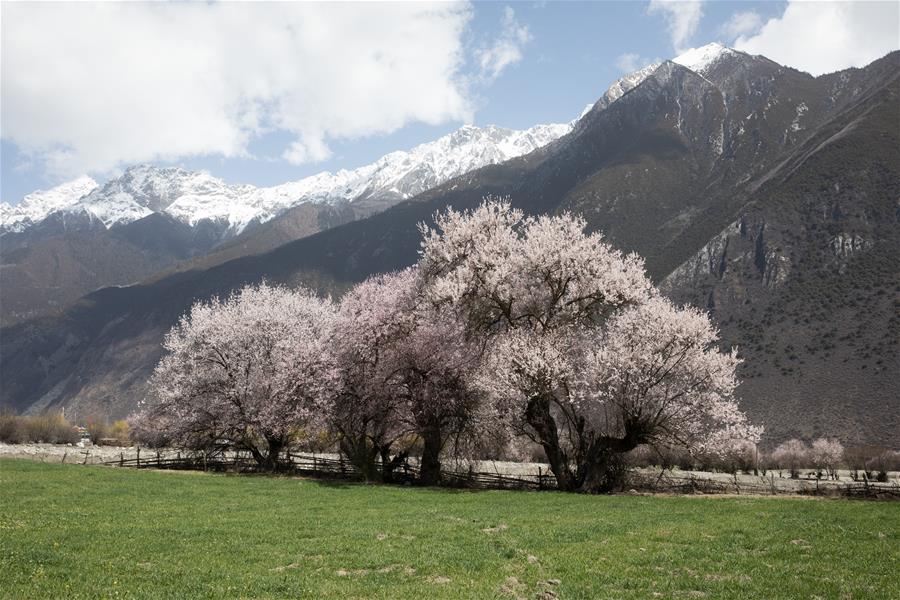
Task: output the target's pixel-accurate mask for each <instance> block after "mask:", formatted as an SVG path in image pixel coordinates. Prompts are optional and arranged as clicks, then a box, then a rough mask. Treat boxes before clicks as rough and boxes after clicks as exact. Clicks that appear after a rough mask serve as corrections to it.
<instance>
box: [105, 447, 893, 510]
mask: <svg viewBox="0 0 900 600" xmlns="http://www.w3.org/2000/svg"><path fill="white" fill-rule="evenodd" d="M103 464H105V465H110V466H117V467H131V468H138V469H179V470H202V471H217V472H229V473H256V472H260V468H259V465H258V464H257V462H256V461H255V460H254V459H253V458H252V457H251V456H250V455H249V454H246V453H241V452H231V451H216V452H211V453H185V454H183V455H182V453H180V452H179V453H178V454H177V455H176V456H174V457H173V456H167V457H164V456H162V454H161V453H160V452H158V451H157V452H153V451H150V452H148V451H146V450H145V451H144V453H143V454H142V453H141V451H140V450H138V453H137V457H136V458H129V459H126V458H125V457H124V455H121V456H120V458H119V459H118V460H112V461H106V462H104V463H103ZM376 468H377V470H378V471H379V472H380V470H381V465H380V464H376ZM276 472H277V473H280V474H288V475H300V476H307V477H317V478H322V479H343V480H359V479H362V477H361V476H360V474H359V472H358V471H357V469H356V468H354V467H353V465H352V464H351V463H350V462H349V461H348V460H346V459H344V457H343V456H339V457H338V458H334V457H333V456H321V455H316V454H294V453H291V454H288V455H287V456H286V457H284V458H283V459H282V460H280V461H279V462H278V465H277V467H276ZM441 477H442V480H441V485H442V486H446V487H453V488H471V489H518V490H553V489H556V487H557V486H556V479H555V478H554V477H553V474H552V473H550V472H548V471H546V470H545V469H543V468H541V467H538V472H537V473H536V474H535V473H530V474H529V473H525V474H510V473H501V472H498V471H494V472H486V471H476V470H474V468H473V467H471V466H469V467H468V468H467V469H460V468H456V469H454V468H452V467H448V468H445V469H444V471H443V472H442V473H441ZM418 478H419V469H418V468H417V467H416V465H414V464H410V463H409V462H404V463H402V464H401V465H400V466H398V467H396V468H395V469H394V470H393V472H392V479H393V482H394V483H400V484H414V483H416V482H417V480H418ZM625 489H627V490H629V491H633V492H638V493H641V492H648V493H660V492H662V493H675V494H748V495H784V494H801V495H816V496H842V497H849V498H867V499H891V500H900V485H898V484H896V483H891V484H884V483H871V482H868V481H862V482H853V483H828V484H824V483H823V484H821V485H820V484H819V482H818V481H815V482H809V481H801V482H799V484H798V485H797V486H794V487H793V488H786V487H784V486H783V485H780V482H779V479H777V478H775V477H760V479H759V481H757V482H746V481H739V480H738V478H736V477H735V478H734V479H730V480H716V479H708V478H703V477H698V476H696V475H677V474H673V473H669V472H665V471H664V472H662V473H660V474H657V475H652V476H651V475H648V474H641V473H638V472H633V473H631V474H629V477H628V479H627V481H626V484H625Z"/></svg>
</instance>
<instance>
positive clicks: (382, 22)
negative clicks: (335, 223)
mask: <svg viewBox="0 0 900 600" xmlns="http://www.w3.org/2000/svg"><path fill="white" fill-rule="evenodd" d="M470 19H471V9H470V7H469V6H468V5H467V4H436V5H431V4H429V5H423V4H419V3H389V4H369V3H363V4H349V3H347V4H343V3H335V4H329V5H327V6H326V5H322V4H316V3H265V4H253V3H227V2H226V3H171V4H170V3H74V4H56V3H54V4H45V3H4V5H3V19H2V42H0V43H2V136H3V138H4V139H7V140H9V141H12V142H13V143H15V144H16V145H17V146H18V147H19V148H20V149H21V150H22V151H23V152H25V153H27V154H29V155H31V156H33V157H34V158H35V159H37V160H40V161H46V163H47V167H48V169H50V170H51V171H52V172H54V173H56V174H60V175H62V174H71V173H81V172H85V171H91V172H106V171H110V170H113V169H115V168H117V167H119V166H120V165H124V164H129V163H134V162H139V161H148V160H156V159H176V158H179V157H186V156H191V155H208V154H215V155H223V156H229V157H230V156H242V155H246V153H247V144H248V142H249V140H250V139H252V138H253V137H254V136H258V135H260V134H263V133H265V132H267V131H274V130H283V131H288V132H291V133H292V134H293V135H294V136H295V141H294V142H293V143H292V144H291V145H290V147H289V148H287V149H286V150H285V154H284V156H285V158H286V159H287V160H290V161H292V162H304V161H315V160H322V159H323V158H325V157H327V156H328V155H329V152H330V151H329V149H328V141H329V140H334V139H351V138H357V137H362V136H368V135H377V134H382V133H388V132H391V131H394V130H397V129H399V128H400V127H402V126H403V125H405V124H406V123H409V122H413V121H419V122H425V123H429V124H437V123H441V122H446V121H452V120H469V119H470V118H471V103H470V100H469V98H468V92H467V85H466V81H465V77H463V76H462V75H461V73H460V71H461V69H462V67H463V64H464V62H465V55H464V54H465V53H464V47H463V42H462V39H463V33H464V31H465V29H466V27H467V26H468V23H469V20H470ZM512 22H513V23H514V21H512ZM513 29H514V31H513V38H514V39H518V40H519V41H520V42H521V41H522V38H523V36H525V37H527V29H524V28H521V27H519V29H518V30H516V28H515V27H514V28H513ZM510 60H511V59H509V58H505V59H502V60H501V59H497V60H496V61H495V64H496V65H497V67H496V68H497V69H498V70H502V68H503V67H504V66H505V65H506V64H509V63H510Z"/></svg>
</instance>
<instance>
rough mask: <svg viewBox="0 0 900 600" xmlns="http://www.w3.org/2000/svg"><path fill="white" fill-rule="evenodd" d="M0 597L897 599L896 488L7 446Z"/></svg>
mask: <svg viewBox="0 0 900 600" xmlns="http://www.w3.org/2000/svg"><path fill="white" fill-rule="evenodd" d="M0 506H2V511H0V581H2V582H3V585H2V586H0V597H2V598H16V599H20V598H22V599H27V598H99V597H118V598H128V597H137V598H236V597H252V598H320V597H324V598H425V597H427V598H543V599H549V598H557V597H558V598H656V597H659V598H684V597H707V598H815V597H821V598H885V599H887V598H897V597H898V596H897V588H896V573H897V570H898V567H900V510H898V505H897V504H896V503H887V502H861V501H849V500H821V499H800V498H763V497H740V498H735V497H708V496H707V497H683V496H600V497H598V496H580V495H571V494H560V493H555V492H503V491H489V492H468V491H453V490H439V489H420V488H419V489H417V488H404V487H388V486H368V485H354V484H344V483H325V482H320V481H311V480H305V479H296V478H278V477H256V476H227V475H213V474H203V473H196V472H155V471H136V470H130V469H112V468H106V467H92V466H80V465H58V464H42V463H40V462H35V461H27V460H11V459H2V460H0Z"/></svg>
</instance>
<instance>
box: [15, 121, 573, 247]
mask: <svg viewBox="0 0 900 600" xmlns="http://www.w3.org/2000/svg"><path fill="white" fill-rule="evenodd" d="M571 127H572V125H571V124H550V125H537V126H535V127H532V128H530V129H526V130H524V131H516V130H511V129H505V128H502V127H496V126H493V125H490V126H487V127H474V126H471V125H467V126H464V127H462V128H461V129H459V130H457V131H455V132H453V133H451V134H449V135H446V136H444V137H442V138H439V139H437V140H435V141H433V142H429V143H425V144H421V145H419V146H416V147H415V148H413V149H412V150H410V151H408V152H404V151H400V152H392V153H391V154H388V155H386V156H384V157H382V158H380V159H379V160H377V161H376V162H374V163H372V164H370V165H366V166H363V167H360V168H358V169H353V170H345V169H342V170H340V171H337V172H336V173H330V172H322V173H319V174H317V175H313V176H311V177H307V178H305V179H301V180H299V181H292V182H288V183H285V184H282V185H277V186H273V187H265V188H258V187H254V186H251V185H230V184H227V183H225V182H224V181H222V180H221V179H218V178H216V177H213V176H212V175H210V174H209V173H206V172H195V171H187V170H185V169H181V168H177V167H165V168H160V167H154V166H150V165H138V166H135V167H131V168H129V169H127V170H126V171H125V172H124V173H123V174H122V175H121V176H120V177H117V178H115V179H112V180H110V181H108V182H107V183H106V184H104V185H103V186H102V187H98V186H97V183H96V182H95V181H94V180H92V179H91V178H89V177H80V178H78V179H77V180H75V181H72V182H69V183H66V184H63V185H60V186H57V187H55V188H53V189H52V190H49V191H46V192H35V193H33V194H29V196H27V197H26V198H25V199H24V200H23V201H22V202H21V203H20V204H18V205H15V206H10V205H8V204H0V233H2V232H8V231H23V230H24V229H26V228H27V227H29V226H30V225H33V224H37V223H39V222H41V221H42V220H43V219H45V218H46V217H47V216H49V215H50V214H53V213H56V212H64V213H73V214H84V215H87V216H89V217H92V218H93V219H96V220H99V221H101V222H102V223H103V224H104V225H105V226H106V227H107V228H110V227H115V226H118V225H124V224H127V223H131V222H134V221H137V220H139V219H142V218H144V217H146V216H148V215H150V214H152V213H154V212H161V213H165V214H168V215H170V216H172V217H174V218H175V219H177V220H179V221H181V222H183V223H186V224H188V225H191V226H195V225H197V224H198V223H200V222H203V221H210V222H212V223H214V224H216V225H218V226H220V227H221V229H222V230H223V231H225V232H226V233H227V235H228V236H232V235H236V234H239V233H240V232H242V231H243V230H244V229H246V227H247V226H248V225H250V224H251V223H254V222H256V223H264V222H266V221H269V220H271V219H273V218H274V217H276V216H278V215H279V214H281V213H283V212H285V211H286V210H288V209H290V208H293V207H295V206H297V205H299V204H303V203H306V202H316V203H328V204H339V203H352V202H354V201H361V200H373V199H376V200H379V201H381V202H383V203H385V204H391V203H393V202H398V201H401V200H404V199H406V198H410V197H412V196H415V195H416V194H419V193H421V192H423V191H425V190H427V189H429V188H431V187H434V186H436V185H439V184H441V183H444V182H445V181H447V180H449V179H451V178H453V177H456V176H458V175H462V174H464V173H467V172H469V171H472V170H474V169H478V168H480V167H483V166H486V165H489V164H495V163H500V162H503V161H506V160H509V159H511V158H515V157H517V156H522V155H524V154H527V153H529V152H531V151H533V150H535V149H537V148H540V147H542V146H545V145H547V144H549V143H550V142H552V141H553V140H555V139H557V138H559V137H561V136H562V135H565V134H566V133H568V132H569V131H570V130H571Z"/></svg>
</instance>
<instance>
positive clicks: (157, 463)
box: [156, 448, 162, 469]
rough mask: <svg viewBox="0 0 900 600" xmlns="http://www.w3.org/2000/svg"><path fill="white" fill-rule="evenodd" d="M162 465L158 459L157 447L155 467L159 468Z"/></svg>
mask: <svg viewBox="0 0 900 600" xmlns="http://www.w3.org/2000/svg"><path fill="white" fill-rule="evenodd" d="M161 466H162V462H160V460H159V448H157V449H156V468H157V469H158V468H160V467H161Z"/></svg>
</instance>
